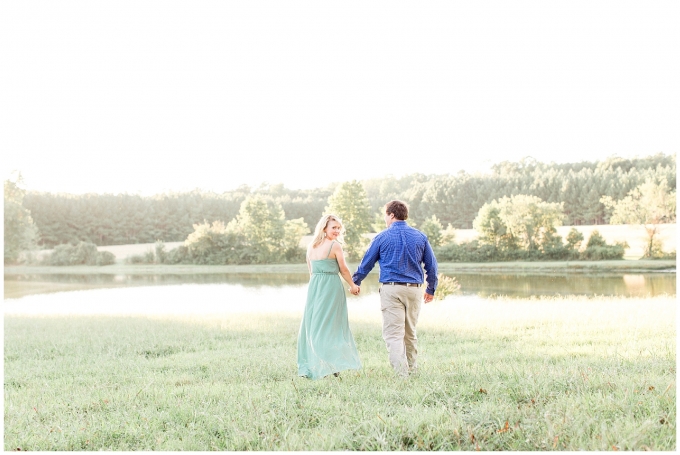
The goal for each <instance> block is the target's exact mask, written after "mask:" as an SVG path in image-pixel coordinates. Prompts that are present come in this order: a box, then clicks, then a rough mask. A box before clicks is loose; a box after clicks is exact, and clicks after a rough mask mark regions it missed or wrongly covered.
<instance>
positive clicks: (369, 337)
mask: <svg viewBox="0 0 680 455" xmlns="http://www.w3.org/2000/svg"><path fill="white" fill-rule="evenodd" d="M300 318H301V314H298V313H295V312H287V313H277V314H262V313H250V314H248V313H245V314H235V313H234V314H226V313H224V314H219V315H211V316H192V317H169V316H156V317H116V316H108V317H107V316H97V317H85V316H73V315H71V316H64V317H57V316H52V317H27V316H18V315H5V319H4V324H5V325H4V334H5V358H4V367H5V387H4V393H5V395H4V398H5V400H4V405H5V427H4V430H5V439H4V448H5V450H17V449H21V450H22V451H23V450H476V449H480V450H617V449H618V450H647V449H651V450H675V449H676V387H675V371H676V363H675V358H676V352H675V351H676V341H675V339H676V338H675V337H676V330H675V320H676V302H675V296H668V297H656V298H647V299H637V298H603V297H600V298H593V299H587V298H545V299H531V300H517V299H484V300H482V299H472V300H466V299H455V298H449V299H445V300H444V301H442V302H438V303H435V304H430V305H428V306H427V307H425V308H424V309H423V312H422V313H421V321H420V323H419V340H420V352H421V354H420V359H421V361H420V366H421V368H420V371H419V373H418V374H417V375H415V376H412V377H410V378H409V379H408V380H406V381H401V380H398V379H396V378H395V377H393V375H392V373H391V371H390V369H389V367H388V362H387V354H386V351H385V347H384V344H383V341H382V339H381V337H380V311H379V309H378V308H377V307H374V306H371V307H370V308H369V307H367V306H366V305H363V306H358V305H356V304H350V324H351V326H352V330H353V333H354V336H355V339H356V341H357V346H358V348H359V352H360V355H361V359H362V362H363V368H362V369H361V370H360V371H357V372H344V373H343V374H342V375H341V376H340V378H334V377H330V378H325V379H322V380H320V381H309V380H306V379H303V378H298V377H297V376H296V372H297V370H296V337H297V331H298V327H299V322H300Z"/></svg>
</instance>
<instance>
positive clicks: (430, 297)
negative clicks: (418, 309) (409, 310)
mask: <svg viewBox="0 0 680 455" xmlns="http://www.w3.org/2000/svg"><path fill="white" fill-rule="evenodd" d="M433 299H434V296H433V295H430V294H428V293H427V292H426V293H425V303H430V302H431V301H432V300H433Z"/></svg>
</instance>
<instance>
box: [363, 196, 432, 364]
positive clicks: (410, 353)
mask: <svg viewBox="0 0 680 455" xmlns="http://www.w3.org/2000/svg"><path fill="white" fill-rule="evenodd" d="M407 219H408V206H407V205H406V203H404V202H402V201H390V202H388V203H387V204H385V224H386V225H387V229H385V230H384V231H382V232H381V233H379V234H378V235H376V236H375V238H374V239H373V241H372V242H371V244H370V245H369V247H368V250H367V251H366V254H364V258H363V259H362V261H361V264H359V268H358V269H357V271H356V273H355V274H354V275H353V276H352V280H353V281H354V283H355V284H356V285H358V286H359V285H361V281H362V280H363V279H364V278H366V275H368V273H369V272H370V271H371V270H372V269H373V267H374V266H375V263H376V262H379V263H380V279H379V281H380V283H382V284H381V286H380V308H381V310H382V315H383V339H384V340H385V344H386V345H387V351H388V352H389V359H390V363H391V364H392V367H393V368H394V371H395V372H396V373H397V375H399V376H402V377H406V376H408V375H409V373H412V372H415V371H416V368H417V363H416V358H417V356H418V349H417V343H418V338H417V337H416V324H417V323H418V315H419V314H420V306H421V302H422V301H423V300H424V301H425V303H429V302H431V301H432V299H433V298H434V292H435V290H436V289H437V259H436V258H435V257H434V253H433V252H432V247H431V246H430V242H428V240H427V236H426V235H425V234H423V233H422V232H420V231H419V230H417V229H415V228H412V227H411V226H409V225H408V224H406V220H407ZM423 266H424V267H425V272H426V273H427V289H425V292H424V295H423V289H422V285H423V282H424V281H425V277H424V274H423Z"/></svg>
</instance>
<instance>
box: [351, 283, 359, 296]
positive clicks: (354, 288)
mask: <svg viewBox="0 0 680 455" xmlns="http://www.w3.org/2000/svg"><path fill="white" fill-rule="evenodd" d="M360 291H361V288H360V287H359V286H357V285H356V284H354V283H352V284H351V285H350V286H349V292H351V293H352V294H354V295H359V292H360Z"/></svg>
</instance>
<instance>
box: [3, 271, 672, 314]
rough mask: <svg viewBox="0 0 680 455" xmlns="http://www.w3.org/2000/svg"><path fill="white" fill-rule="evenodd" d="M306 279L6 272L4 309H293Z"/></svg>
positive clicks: (657, 280) (634, 278)
mask: <svg viewBox="0 0 680 455" xmlns="http://www.w3.org/2000/svg"><path fill="white" fill-rule="evenodd" d="M451 275H452V276H455V277H456V279H457V280H458V282H459V283H460V285H461V289H460V292H459V293H457V294H455V295H452V296H449V297H448V299H459V298H462V297H467V298H468V300H469V298H470V297H478V298H487V297H494V296H508V297H512V298H528V297H532V296H555V295H561V296H569V295H578V296H596V295H597V296H625V297H644V296H658V295H664V294H666V295H671V296H674V295H675V294H676V274H675V272H665V273H664V272H649V273H637V274H635V273H632V274H620V273H619V274H615V273H602V274H575V273H569V274H552V275H546V274H542V275H530V274H507V273H505V274H493V273H456V274H451ZM308 280H309V277H308V275H307V274H305V273H263V274H247V273H232V274H227V273H222V274H188V275H187V274H162V275H132V274H127V275H113V274H89V275H74V274H40V275H38V274H36V275H5V288H4V297H5V313H6V314H11V313H17V312H19V313H34V314H38V313H40V314H53V313H63V312H65V313H78V314H87V313H101V312H104V313H110V312H113V313H125V314H134V313H139V312H142V313H145V314H148V313H156V312H170V313H176V312H180V313H190V312H192V311H193V312H200V313H205V312H212V311H219V310H220V309H221V308H223V307H224V305H226V304H229V305H230V306H232V305H233V303H234V302H237V303H238V304H239V305H237V308H243V309H248V311H260V310H262V311H269V310H271V309H272V305H273V306H274V308H276V309H277V310H284V309H285V308H283V306H286V305H288V306H289V308H288V309H290V310H294V311H297V309H301V308H302V307H304V301H305V294H306V289H307V286H306V284H307V282H308ZM378 286H379V283H378V274H377V273H372V274H371V275H369V277H368V278H367V279H366V280H365V281H364V283H362V293H361V296H359V297H354V296H350V295H349V294H348V298H349V299H350V300H352V301H353V302H360V301H363V300H364V299H370V301H374V300H375V301H377V300H376V298H375V297H376V296H375V294H377V292H378ZM84 291H86V292H84ZM284 302H285V303H284ZM282 305H283V306H282ZM237 311H238V310H237Z"/></svg>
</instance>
